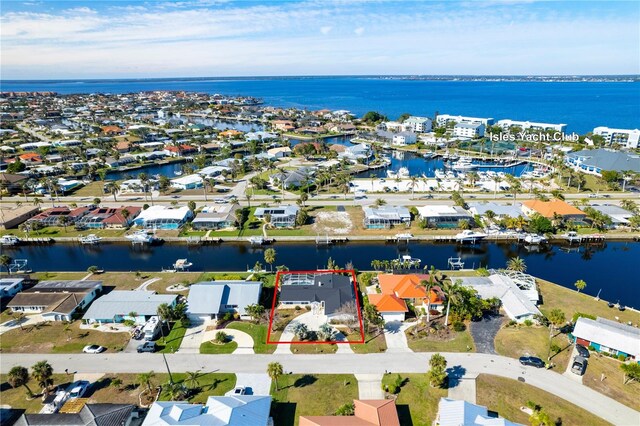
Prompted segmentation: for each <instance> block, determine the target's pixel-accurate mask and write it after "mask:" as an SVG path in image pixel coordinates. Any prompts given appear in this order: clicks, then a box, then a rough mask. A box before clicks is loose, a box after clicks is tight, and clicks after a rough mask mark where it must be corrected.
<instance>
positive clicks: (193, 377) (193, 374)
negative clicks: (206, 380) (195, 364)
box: [185, 370, 202, 389]
mask: <svg viewBox="0 0 640 426" xmlns="http://www.w3.org/2000/svg"><path fill="white" fill-rule="evenodd" d="M186 374H187V378H186V379H185V383H186V384H187V385H191V388H192V389H195V388H197V387H198V386H200V381H199V379H200V377H201V376H202V374H201V373H200V370H196V371H187V372H186Z"/></svg>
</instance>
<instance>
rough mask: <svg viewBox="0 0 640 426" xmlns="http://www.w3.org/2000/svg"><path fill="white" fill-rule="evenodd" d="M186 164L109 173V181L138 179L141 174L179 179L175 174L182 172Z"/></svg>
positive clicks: (156, 165) (155, 165) (107, 177)
mask: <svg viewBox="0 0 640 426" xmlns="http://www.w3.org/2000/svg"><path fill="white" fill-rule="evenodd" d="M183 164H184V163H182V162H180V163H169V164H153V165H149V166H145V167H141V168H139V169H133V170H122V171H120V170H115V171H112V172H109V173H107V176H106V179H107V180H125V179H136V178H137V177H138V175H139V174H140V173H146V174H147V176H148V177H151V176H154V175H164V176H167V177H168V178H170V179H171V178H174V177H177V176H176V174H175V172H177V171H180V170H182V166H183Z"/></svg>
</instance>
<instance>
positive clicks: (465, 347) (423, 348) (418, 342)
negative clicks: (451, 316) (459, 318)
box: [405, 326, 475, 352]
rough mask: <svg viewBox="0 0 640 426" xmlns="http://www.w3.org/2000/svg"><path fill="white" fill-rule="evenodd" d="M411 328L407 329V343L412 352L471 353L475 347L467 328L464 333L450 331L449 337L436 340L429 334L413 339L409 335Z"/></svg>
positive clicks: (410, 334)
mask: <svg viewBox="0 0 640 426" xmlns="http://www.w3.org/2000/svg"><path fill="white" fill-rule="evenodd" d="M412 329H413V327H411V328H409V329H407V330H406V331H405V334H406V335H407V342H408V343H409V348H411V350H413V351H414V352H473V351H475V345H474V344H473V338H472V337H471V333H469V328H468V326H467V329H466V330H465V331H461V332H455V331H453V329H451V330H450V334H449V337H448V338H446V339H443V338H436V337H433V336H431V335H429V334H422V335H420V336H417V337H414V336H413V335H412V333H411V331H412Z"/></svg>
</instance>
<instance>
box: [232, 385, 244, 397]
mask: <svg viewBox="0 0 640 426" xmlns="http://www.w3.org/2000/svg"><path fill="white" fill-rule="evenodd" d="M246 393H247V388H245V387H244V386H236V388H235V389H234V390H233V395H245V394H246Z"/></svg>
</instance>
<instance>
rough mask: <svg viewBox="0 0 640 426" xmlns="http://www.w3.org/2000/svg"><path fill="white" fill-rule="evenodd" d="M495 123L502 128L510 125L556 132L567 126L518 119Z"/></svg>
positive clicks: (507, 127) (562, 130)
mask: <svg viewBox="0 0 640 426" xmlns="http://www.w3.org/2000/svg"><path fill="white" fill-rule="evenodd" d="M496 125H498V126H500V127H502V128H503V129H510V128H511V127H520V128H521V129H523V130H529V129H531V130H542V131H546V130H555V131H556V132H564V131H565V130H566V128H567V125H566V124H553V123H538V122H535V121H518V120H509V119H504V120H498V122H497V123H496Z"/></svg>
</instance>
